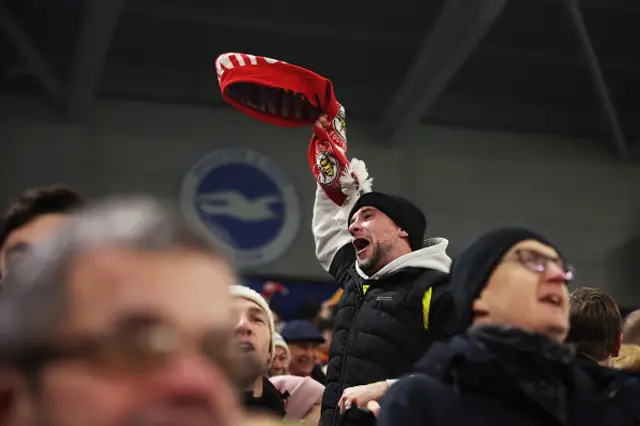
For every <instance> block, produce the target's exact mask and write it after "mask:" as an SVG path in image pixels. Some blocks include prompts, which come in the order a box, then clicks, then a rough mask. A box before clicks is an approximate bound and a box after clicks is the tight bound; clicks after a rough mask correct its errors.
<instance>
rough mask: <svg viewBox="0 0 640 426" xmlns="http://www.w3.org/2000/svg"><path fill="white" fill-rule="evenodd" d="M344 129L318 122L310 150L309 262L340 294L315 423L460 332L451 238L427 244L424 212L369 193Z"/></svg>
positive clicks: (374, 391)
mask: <svg viewBox="0 0 640 426" xmlns="http://www.w3.org/2000/svg"><path fill="white" fill-rule="evenodd" d="M333 121H335V120H333ZM342 124H343V125H342V126H339V127H341V128H339V129H338V131H336V128H335V127H334V123H333V122H331V121H330V120H328V119H327V117H326V116H321V117H320V119H319V120H318V121H317V122H316V124H315V128H314V134H313V137H312V140H311V146H310V150H309V162H310V165H311V166H312V170H313V172H314V175H315V176H316V179H317V181H318V187H317V191H316V199H315V205H314V212H313V222H312V227H313V235H314V239H315V244H316V256H317V258H318V260H319V261H320V263H321V265H322V266H323V268H324V269H325V270H327V271H328V272H329V273H330V274H331V275H332V276H333V277H334V278H335V280H336V281H337V282H338V283H339V284H340V286H341V287H342V289H343V290H344V294H343V296H342V298H341V300H340V302H339V304H338V308H337V311H336V316H335V331H334V337H333V341H332V343H331V348H330V351H329V353H330V359H329V364H328V369H327V386H326V390H325V393H324V396H323V400H322V417H321V420H320V425H322V426H329V425H331V426H335V425H337V424H338V421H339V419H340V411H341V410H344V408H345V406H349V405H359V406H362V407H364V406H366V404H367V403H368V402H369V401H371V400H377V399H379V398H380V397H381V396H382V394H384V392H385V391H386V389H387V388H388V387H389V386H390V385H391V384H392V383H393V381H394V380H393V379H396V378H398V377H399V376H401V375H403V374H405V373H407V372H408V371H410V369H411V366H412V365H413V363H414V362H416V361H417V360H418V359H420V358H421V357H422V355H423V354H424V353H425V351H426V350H427V348H428V347H429V345H430V344H431V342H433V341H434V340H439V339H443V338H446V337H448V336H450V335H452V334H455V332H456V331H457V322H456V318H455V313H454V312H455V310H454V307H453V300H452V296H451V293H450V290H449V286H448V272H449V267H450V264H451V259H450V258H449V256H447V254H446V252H445V250H446V248H447V245H448V241H447V240H446V239H444V238H430V239H426V240H425V239H424V234H425V231H426V226H427V223H426V219H425V216H424V214H423V213H422V211H421V210H420V209H419V208H418V207H416V206H415V205H414V204H413V203H411V202H410V201H408V200H406V199H404V198H402V197H399V196H395V195H389V194H384V193H381V192H371V191H370V181H369V179H368V176H367V173H366V169H365V168H364V163H362V162H360V161H358V160H355V159H354V160H353V161H352V163H351V164H349V163H348V161H347V160H346V140H345V139H344V133H345V128H344V127H345V126H344V123H342ZM314 159H315V164H314ZM332 165H333V168H332V167H331V166H332ZM363 193H364V194H363ZM340 218H343V219H342V220H336V219H340Z"/></svg>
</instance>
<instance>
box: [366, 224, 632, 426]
mask: <svg viewBox="0 0 640 426" xmlns="http://www.w3.org/2000/svg"><path fill="white" fill-rule="evenodd" d="M572 278H573V273H572V271H571V268H570V267H569V265H568V264H567V261H566V260H565V259H564V258H563V256H562V255H561V254H560V252H559V251H558V249H557V248H556V247H555V246H554V245H553V244H552V243H551V242H549V240H547V239H546V238H544V237H543V236H541V235H540V234H538V233H536V232H533V231H531V230H529V229H526V228H520V227H504V228H498V229H495V230H492V231H490V232H488V233H486V234H484V235H482V236H481V237H480V238H478V239H477V240H476V241H475V242H473V243H472V244H471V245H470V246H469V247H468V248H467V249H466V250H464V251H463V252H462V253H461V254H460V255H459V256H458V257H457V258H456V259H455V260H454V262H453V266H452V270H451V285H452V287H453V292H454V295H455V299H456V306H457V307H458V308H459V317H460V319H461V321H463V324H466V325H468V326H470V328H469V329H468V330H467V332H465V333H464V334H462V335H459V336H456V337H454V338H453V339H451V341H450V342H448V343H435V344H434V345H433V346H432V347H431V349H429V351H428V352H427V353H426V354H425V356H424V357H423V359H422V360H420V362H419V363H418V364H417V365H416V368H415V374H412V375H410V376H408V377H406V378H403V379H401V380H400V381H399V382H398V383H396V384H394V385H393V386H392V387H391V388H390V389H389V391H388V392H387V394H386V395H385V397H384V398H383V399H382V401H381V403H380V407H381V408H380V411H379V421H378V425H379V426H391V425H394V426H396V425H402V426H418V425H429V426H444V425H446V426H449V425H467V424H473V425H474V426H485V425H487V426H488V425H492V426H493V425H519V426H537V425H545V426H551V425H558V426H560V425H592V426H599V425H607V426H609V425H610V426H614V425H632V424H637V419H638V417H637V416H638V414H640V404H638V401H640V388H639V386H638V381H637V379H634V378H631V377H629V376H628V375H626V374H624V373H621V372H619V371H616V370H613V369H610V368H603V367H599V366H597V365H596V366H594V367H593V368H589V369H583V368H582V367H581V366H578V365H576V364H575V363H574V355H575V352H574V348H573V346H572V345H565V344H563V342H564V340H565V338H566V336H567V334H568V333H569V310H570V308H569V292H568V289H567V283H568V282H569V281H570V280H571V279H572Z"/></svg>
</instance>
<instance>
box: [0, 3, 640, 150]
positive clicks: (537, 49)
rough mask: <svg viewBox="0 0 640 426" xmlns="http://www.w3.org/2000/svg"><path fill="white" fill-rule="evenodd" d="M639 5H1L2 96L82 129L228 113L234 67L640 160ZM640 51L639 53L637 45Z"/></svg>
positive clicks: (386, 125)
mask: <svg viewBox="0 0 640 426" xmlns="http://www.w3.org/2000/svg"><path fill="white" fill-rule="evenodd" d="M638 20H640V3H639V2H638V1H637V0H582V1H578V0H510V1H509V0H396V1H394V2H391V3H390V2H385V3H384V4H379V5H377V4H376V3H371V2H345V1H336V0H329V1H327V2H324V3H323V6H322V8H320V6H318V5H316V6H311V5H307V4H302V3H300V2H298V1H294V0H279V1H277V2H263V1H255V0H248V1H244V2H231V1H227V0H216V1H211V0H206V1H205V0H109V1H105V0H47V1H42V0H0V30H2V31H1V33H2V34H3V35H4V37H0V55H1V57H2V58H4V59H6V60H4V59H3V61H2V62H1V65H2V73H0V90H2V91H26V92H31V93H36V94H46V95H48V96H49V97H50V98H51V99H52V100H53V101H54V102H56V103H57V104H58V105H59V106H60V107H61V108H63V111H64V112H65V116H66V119H67V120H70V121H82V120H83V119H84V118H85V117H86V114H88V113H89V112H90V111H91V105H92V102H93V101H94V100H95V98H96V97H106V96H110V97H123V98H131V99H147V100H157V101H163V102H174V103H181V102H185V103H195V104H203V105H210V106H213V107H222V106H223V105H224V103H223V102H222V99H221V96H220V94H219V89H218V84H217V80H216V76H215V72H214V69H213V62H214V60H215V58H216V57H217V56H218V55H219V54H220V53H223V52H230V51H231V52H244V53H251V54H256V55H261V56H268V57H272V58H277V59H281V60H285V61H287V62H290V63H295V64H297V65H300V66H303V67H306V68H309V69H312V70H314V71H316V72H318V73H319V74H322V75H324V76H325V77H327V78H330V79H331V80H332V81H333V82H334V85H335V87H336V94H337V97H338V99H339V100H340V101H341V102H342V103H343V104H345V106H346V107H347V110H348V112H349V115H350V116H354V117H361V118H366V119H373V120H375V121H376V122H378V123H380V128H379V134H380V135H381V137H382V138H383V139H384V140H385V141H386V143H389V144H392V143H394V136H395V135H397V134H398V132H399V131H400V130H401V129H402V127H403V126H405V125H407V124H411V123H414V124H415V123H416V122H422V123H426V124H443V125H450V126H457V127H467V128H478V129H492V130H506V131H512V132H534V133H551V134H560V135H569V136H579V137H589V138H596V139H601V140H602V141H603V143H605V142H606V143H608V144H609V145H608V146H609V147H610V148H611V151H612V152H613V153H615V154H617V155H618V156H620V157H623V158H629V157H631V156H633V155H637V153H638V151H640V142H638V140H640V127H639V125H638V120H637V117H638V115H639V113H640V107H639V106H638V104H639V103H638V102H637V99H639V98H640V79H639V78H638V77H637V75H638V72H639V71H640V49H638V48H637V40H640V25H638V24H637V22H638ZM634 40H635V41H634Z"/></svg>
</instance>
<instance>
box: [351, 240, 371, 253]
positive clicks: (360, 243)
mask: <svg viewBox="0 0 640 426" xmlns="http://www.w3.org/2000/svg"><path fill="white" fill-rule="evenodd" d="M369 244H370V243H369V241H368V240H366V239H364V238H356V239H354V240H353V247H355V249H356V253H360V252H361V251H362V250H364V249H366V248H367V247H369Z"/></svg>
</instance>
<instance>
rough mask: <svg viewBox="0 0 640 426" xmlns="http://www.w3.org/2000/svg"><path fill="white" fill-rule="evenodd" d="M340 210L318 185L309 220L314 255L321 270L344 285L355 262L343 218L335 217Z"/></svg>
mask: <svg viewBox="0 0 640 426" xmlns="http://www.w3.org/2000/svg"><path fill="white" fill-rule="evenodd" d="M340 209H341V207H340V206H338V205H336V204H335V203H334V202H333V201H331V199H329V197H327V196H326V194H325V193H324V191H323V190H322V188H320V185H318V186H317V188H316V199H315V202H314V205H313V219H312V221H311V228H312V231H313V239H314V241H315V246H316V257H317V258H318V261H319V262H320V265H322V267H323V268H324V270H325V271H327V272H329V273H330V274H331V275H332V276H333V277H334V278H335V279H336V280H337V281H338V283H340V284H341V285H343V283H342V279H344V278H345V274H346V273H347V270H348V269H349V268H351V267H353V264H354V262H355V251H354V249H353V246H352V245H351V235H350V234H349V229H348V226H347V223H346V221H345V222H344V223H340V222H339V221H337V220H336V219H335V217H336V215H337V214H338V213H339V212H340Z"/></svg>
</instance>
